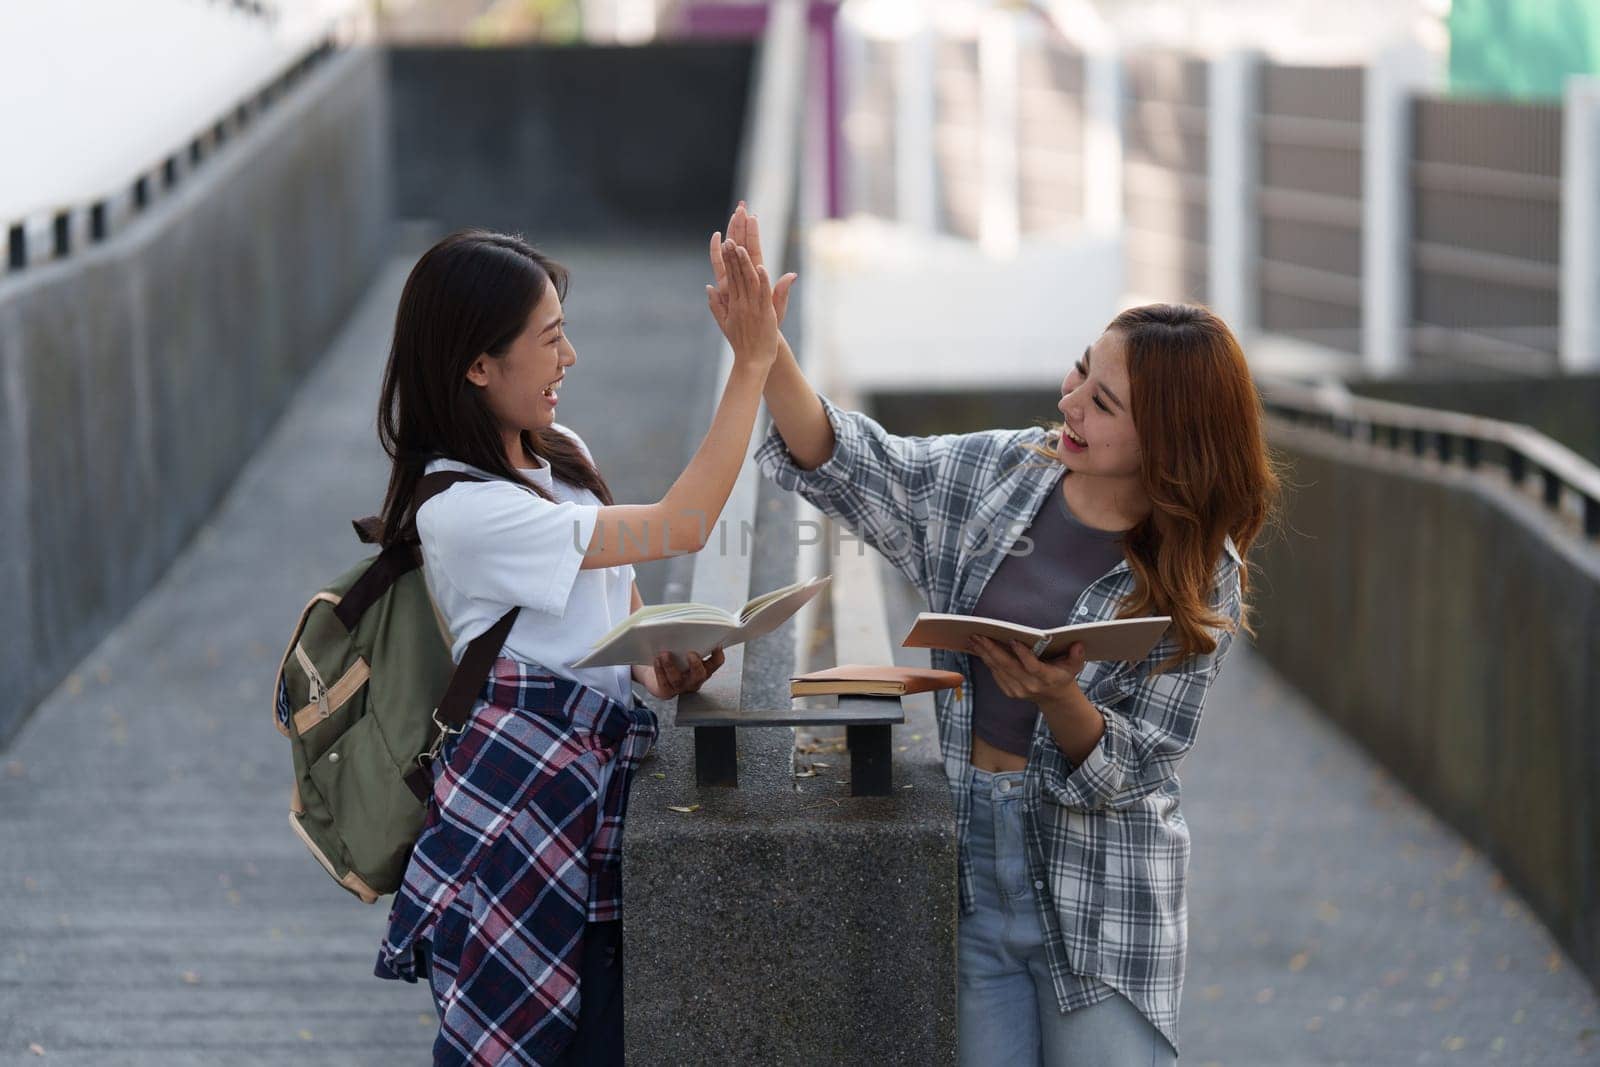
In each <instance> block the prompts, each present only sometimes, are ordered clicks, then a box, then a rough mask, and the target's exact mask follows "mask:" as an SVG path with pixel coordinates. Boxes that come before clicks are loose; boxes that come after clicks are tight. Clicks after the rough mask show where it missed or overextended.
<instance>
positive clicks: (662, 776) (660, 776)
mask: <svg viewBox="0 0 1600 1067" xmlns="http://www.w3.org/2000/svg"><path fill="white" fill-rule="evenodd" d="M650 777H652V778H665V777H666V775H664V774H662V773H661V772H660V771H656V772H655V773H654V774H652V775H651V776H650Z"/></svg>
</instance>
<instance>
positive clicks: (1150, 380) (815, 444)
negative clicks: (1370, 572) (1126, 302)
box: [713, 205, 1279, 1067]
mask: <svg viewBox="0 0 1600 1067" xmlns="http://www.w3.org/2000/svg"><path fill="white" fill-rule="evenodd" d="M729 231H730V236H731V237H732V238H733V240H734V241H735V242H737V243H739V244H741V245H743V246H745V247H748V248H750V249H751V252H752V258H753V259H755V260H756V261H759V252H760V242H759V232H758V230H757V227H756V223H755V220H754V218H753V216H749V215H748V214H747V213H746V212H745V211H744V209H743V205H741V209H740V210H739V211H738V212H736V213H735V215H734V218H733V220H732V221H731V222H730V224H729ZM719 263H720V257H718V256H715V255H714V256H713V266H714V268H715V267H716V266H717V265H718V264H719ZM779 314H780V317H781V314H782V308H781V306H780V308H779ZM764 396H765V399H766V403H767V407H768V409H769V410H770V412H771V414H772V428H771V431H770V432H769V434H768V435H767V438H766V440H765V441H764V442H763V444H762V445H761V447H760V449H759V451H758V452H757V461H758V463H759V464H760V466H761V469H762V471H763V472H764V473H765V474H766V475H767V476H768V477H770V478H772V479H774V480H775V481H776V482H777V484H778V485H779V486H781V487H782V488H785V489H788V490H791V491H794V492H797V493H799V494H800V495H801V496H802V497H804V498H805V499H806V500H808V501H809V502H810V503H811V504H813V505H814V506H816V507H817V508H818V509H820V510H821V511H823V512H824V513H825V514H827V515H829V516H831V517H832V518H834V519H835V520H837V521H839V522H841V523H843V524H845V525H846V526H848V527H849V528H850V529H851V530H852V531H853V532H854V533H855V534H857V535H858V536H860V537H862V538H863V539H864V540H866V541H867V542H868V543H869V544H871V545H873V546H874V547H875V548H877V549H879V551H881V552H882V553H883V554H884V555H885V556H886V557H887V558H888V559H889V560H890V562H891V563H893V564H894V565H895V567H896V568H897V569H899V570H900V572H901V573H902V574H904V575H905V576H906V577H907V578H908V579H910V580H911V581H912V582H913V583H915V584H916V586H917V588H918V589H919V590H921V592H922V593H923V595H924V596H925V597H926V598H927V600H928V607H929V610H931V611H936V612H947V613H954V614H971V615H987V616H992V617H998V618H1005V619H1009V620H1012V621H1015V622H1020V623H1023V624H1026V625H1031V626H1037V627H1051V626H1059V625H1063V624H1066V623H1081V622H1089V621H1095V620H1106V619H1114V618H1128V617H1134V616H1146V615H1169V616H1171V617H1172V623H1171V625H1170V626H1169V627H1168V629H1167V631H1166V633H1165V634H1164V635H1163V636H1162V638H1161V639H1160V641H1158V643H1157V644H1156V646H1155V648H1154V649H1152V650H1151V652H1150V654H1149V655H1148V656H1146V657H1145V658H1144V659H1143V660H1141V661H1139V662H1109V661H1095V662H1089V663H1085V662H1084V660H1083V658H1082V656H1083V649H1082V646H1081V645H1074V646H1073V648H1072V650H1071V654H1070V655H1069V656H1066V657H1062V658H1059V659H1056V660H1050V661H1044V660H1040V659H1038V658H1036V657H1035V656H1034V655H1033V653H1032V651H1031V650H1030V649H1029V648H1027V647H1026V646H1023V645H1021V644H1017V643H1013V644H1011V645H1009V646H1005V645H1001V644H998V643H995V642H992V641H988V640H982V639H980V640H978V641H975V642H974V644H973V645H972V646H971V648H970V649H969V651H968V652H966V653H958V652H950V651H944V650H937V649H936V650H934V651H933V653H932V659H933V665H934V666H935V667H941V668H945V669H949V670H955V671H959V672H961V674H962V675H963V676H964V678H965V679H966V682H967V684H966V685H964V686H963V687H962V688H961V689H960V690H959V691H958V690H945V691H942V692H940V693H938V694H937V697H936V703H935V706H936V710H937V715H938V721H939V732H940V743H941V748H942V751H943V755H944V765H945V773H946V778H947V780H948V782H949V785H950V788H951V792H952V796H953V798H954V802H955V812H956V824H957V831H958V835H959V842H960V864H959V881H960V899H961V922H960V984H959V998H958V1006H959V1011H958V1016H959V1020H958V1021H959V1030H960V1051H961V1062H962V1063H963V1064H966V1065H984V1064H996V1063H1005V1064H1047V1065H1052V1067H1054V1065H1063V1064H1085V1065H1094V1067H1117V1065H1120V1064H1138V1065H1139V1067H1147V1065H1149V1064H1154V1063H1173V1062H1176V1059H1177V1046H1178V1003H1179V998H1180V995H1181V991H1182V985H1183V974H1184V965H1185V958H1186V952H1187V946H1188V908H1187V893H1186V877H1187V871H1188V861H1189V831H1188V826H1187V824H1186V823H1185V821H1184V817H1183V814H1182V812H1181V811H1180V807H1179V780H1178V774H1177V770H1178V766H1179V764H1180V762H1181V761H1182V759H1183V757H1184V755H1185V754H1186V753H1187V752H1188V751H1189V749H1190V748H1191V746H1192V745H1193V744H1194V741H1195V738H1196V734H1197V731H1198V728H1199V725H1200V715H1201V710H1202V708H1203V707H1204V705H1205V700H1206V694H1207V692H1208V691H1209V689H1210V687H1211V684H1212V683H1213V682H1214V681H1215V679H1216V677H1217V672H1218V670H1219V669H1220V667H1221V665H1222V662H1223V659H1224V658H1225V657H1226V655H1227V652H1228V649H1229V647H1230V646H1231V644H1232V641H1233V638H1234V635H1235V634H1236V633H1237V632H1238V631H1239V630H1240V629H1243V630H1245V632H1247V633H1248V632H1251V631H1250V627H1249V624H1248V611H1247V605H1246V599H1245V594H1246V592H1247V590H1248V588H1249V577H1248V574H1247V569H1246V566H1245V563H1244V558H1245V555H1246V553H1248V551H1249V549H1250V546H1251V545H1252V544H1253V543H1254V541H1255V540H1256V537H1257V535H1258V534H1259V533H1260V532H1261V530H1262V528H1263V526H1264V525H1265V524H1266V522H1267V521H1268V519H1269V517H1270V514H1271V512H1272V511H1273V509H1274V507H1275V502H1276V498H1277V494H1278V488H1279V475H1278V473H1277V469H1276V468H1277V464H1276V462H1275V461H1274V459H1273V458H1272V456H1271V454H1270V453H1269V450H1268V448H1267V445H1266V442H1265V438H1264V436H1263V430H1262V410H1261V403H1260V400H1259V398H1258V396H1257V393H1256V390H1255V387H1254V384H1253V383H1252V381H1251V378H1250V372H1249V368H1248V366H1247V364H1246V362H1245V358H1244V355H1243V353H1242V352H1241V350H1240V347H1239V343H1238V341H1237V340H1236V339H1235V338H1234V336H1233V334H1232V332H1231V331H1230V330H1229V329H1228V327H1227V326H1226V325H1225V324H1224V323H1223V322H1222V321H1221V320H1220V319H1219V318H1217V316H1215V315H1214V314H1212V313H1211V312H1210V311H1208V310H1206V309H1204V308H1201V307H1196V306H1191V305H1184V304H1151V305H1147V306H1144V307H1136V308H1131V309H1129V310H1127V311H1124V312H1123V313H1122V314H1120V315H1118V316H1116V318H1114V319H1113V320H1112V321H1111V323H1110V324H1109V325H1108V326H1107V327H1106V329H1105V331H1104V332H1103V333H1102V334H1101V335H1100V336H1099V337H1098V338H1095V339H1094V340H1093V342H1092V343H1091V344H1090V345H1089V346H1088V348H1087V349H1085V350H1084V352H1083V354H1082V355H1081V356H1079V357H1076V358H1075V359H1074V360H1073V363H1072V366H1071V367H1070V368H1069V369H1068V371H1067V373H1066V374H1065V376H1064V378H1063V380H1062V383H1061V399H1060V401H1059V402H1058V404H1057V408H1058V410H1059V411H1060V413H1061V416H1062V422H1061V423H1059V424H1057V425H1055V426H1053V427H1049V428H1043V427H1033V428H1028V429H995V430H984V431H981V432H977V433H965V434H940V435H934V436H926V437H904V436H897V435H894V434H891V433H889V432H888V431H886V430H885V429H884V428H883V427H882V426H880V425H879V424H878V423H877V422H875V421H874V420H873V419H871V418H869V417H867V416H866V415H864V414H861V413H860V412H850V411H843V410H840V409H839V408H838V407H836V406H835V405H834V404H833V403H831V402H830V401H828V400H827V399H826V398H824V397H822V396H819V395H818V394H817V392H816V391H815V390H814V389H813V388H812V387H811V385H810V383H808V382H807V381H806V379H805V377H804V375H803V374H802V373H801V371H800V368H799V366H798V365H797V363H796V362H795V360H794V357H793V354H792V353H791V352H790V351H789V349H788V346H787V345H786V344H780V347H779V354H778V362H777V364H776V365H775V366H774V368H773V370H772V372H771V374H770V375H769V377H768V378H767V383H766V387H765V393H764ZM958 693H959V695H958Z"/></svg>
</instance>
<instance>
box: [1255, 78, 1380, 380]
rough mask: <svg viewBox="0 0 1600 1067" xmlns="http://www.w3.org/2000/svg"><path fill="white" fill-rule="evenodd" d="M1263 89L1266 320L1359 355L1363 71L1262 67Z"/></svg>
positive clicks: (1275, 328) (1260, 199)
mask: <svg viewBox="0 0 1600 1067" xmlns="http://www.w3.org/2000/svg"><path fill="white" fill-rule="evenodd" d="M1260 92H1261V96H1260V111H1259V115H1258V118H1257V130H1258V136H1259V145H1260V172H1259V174H1258V182H1259V184H1258V187H1257V195H1256V201H1257V208H1258V210H1259V212H1260V222H1261V230H1260V259H1259V260H1258V277H1257V285H1258V290H1259V294H1260V312H1261V326H1262V328H1263V329H1265V330H1269V331H1272V332H1275V333H1283V334H1290V335H1293V336H1296V337H1300V338H1303V339H1305V340H1308V341H1314V342H1316V343H1318V344H1324V345H1328V346H1329V347H1332V348H1338V349H1342V350H1344V351H1347V352H1358V351H1360V348H1361V219H1362V215H1361V180H1362V175H1361V169H1362V125H1361V118H1362V106H1363V99H1362V98H1363V76H1362V70H1361V68H1359V67H1287V66H1279V65H1277V64H1273V63H1266V64H1263V66H1262V71H1261V81H1260Z"/></svg>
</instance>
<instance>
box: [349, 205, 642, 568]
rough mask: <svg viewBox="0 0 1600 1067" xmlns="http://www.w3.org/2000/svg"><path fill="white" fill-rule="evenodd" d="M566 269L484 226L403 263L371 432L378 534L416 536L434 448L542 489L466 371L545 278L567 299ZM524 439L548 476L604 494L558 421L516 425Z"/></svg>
mask: <svg viewBox="0 0 1600 1067" xmlns="http://www.w3.org/2000/svg"><path fill="white" fill-rule="evenodd" d="M567 279H568V274H567V270H566V268H565V267H563V266H562V265H561V264H559V263H557V262H556V261H555V260H553V259H551V258H550V257H548V256H546V255H544V254H543V253H541V252H539V251H537V250H536V249H534V248H533V247H532V246H531V245H529V244H528V243H527V242H526V241H524V240H523V239H522V238H521V237H518V236H515V235H513V234H505V233H494V232H492V231H488V230H461V231H458V232H456V233H453V234H451V235H450V236H448V237H446V238H444V239H443V240H441V241H440V242H439V243H438V244H436V245H434V246H433V247H432V248H430V249H428V251H426V252H425V253H423V255H422V258H421V259H419V260H417V264H416V266H414V267H412V268H411V274H410V276H409V277H407V278H406V284H405V288H404V289H403V290H402V291H401V293H400V306H399V308H398V309H397V311H396V312H395V319H394V342H393V344H392V345H391V347H390V349H389V364H388V366H387V367H385V368H384V372H383V387H382V390H381V392H380V396H379V400H378V440H379V442H380V443H381V444H382V445H383V450H384V452H385V453H387V454H388V456H389V459H390V461H391V463H390V470H389V488H388V491H387V492H386V493H385V494H384V502H383V512H382V520H383V535H382V541H383V543H384V544H392V543H394V542H395V541H396V540H404V541H414V540H415V539H416V515H415V509H414V508H413V507H412V506H411V502H412V498H413V496H414V495H415V493H416V488H417V482H418V481H419V480H420V479H421V478H422V473H423V470H424V468H425V467H426V466H427V464H428V461H429V460H431V459H434V458H437V457H446V458H449V459H455V460H460V461H461V462H463V463H468V464H471V465H472V466H474V467H477V468H479V469H480V470H485V471H488V472H489V473H491V474H495V475H497V476H499V477H501V478H504V479H505V480H507V481H510V482H515V483H517V484H518V485H521V486H524V487H526V488H528V489H531V490H532V491H533V492H535V493H537V494H539V495H540V496H542V497H544V498H545V499H547V500H548V499H550V494H549V493H547V492H546V491H545V490H544V489H543V488H542V487H541V486H539V485H536V484H534V483H533V482H531V481H529V480H528V479H527V478H525V477H523V476H522V475H521V474H519V473H518V472H517V471H516V470H515V469H514V468H513V467H512V466H511V465H510V464H509V463H508V462H507V461H506V453H505V447H504V445H503V444H502V443H501V437H500V431H499V429H498V428H497V425H496V423H495V418H494V415H493V414H492V413H491V412H490V411H489V405H488V403H487V402H485V400H484V398H483V394H482V391H481V390H480V389H479V388H478V387H477V386H475V385H473V384H472V383H470V382H468V381H467V377H466V375H467V368H468V367H469V366H470V365H471V364H472V361H473V360H475V359H477V358H478V356H479V355H481V354H484V353H487V354H488V355H490V356H494V357H499V356H503V355H505V353H506V350H507V349H509V348H510V347H511V342H513V341H515V340H516V339H517V336H518V335H519V334H521V333H522V331H523V329H524V328H525V327H526V326H527V324H528V316H529V315H531V314H533V309H534V307H536V306H537V305H538V303H539V301H540V300H541V299H543V297H544V294H545V293H546V292H547V291H548V290H549V288H550V287H551V286H554V287H555V290H556V295H557V296H559V297H561V298H562V299H563V300H564V299H566V295H567ZM522 449H523V451H524V452H525V453H527V455H528V457H529V458H530V459H531V458H533V457H535V456H537V457H541V458H543V459H546V460H548V461H549V462H550V473H551V475H552V476H553V477H555V478H559V479H561V480H562V481H564V482H567V483H568V484H571V485H577V486H581V487H583V488H585V489H588V490H589V491H591V492H592V493H594V495H595V496H597V497H599V499H600V501H601V502H602V503H604V504H610V503H611V502H612V499H611V490H610V489H609V488H608V487H607V485H606V482H605V479H604V478H602V477H601V476H600V471H599V470H598V469H596V467H595V466H594V464H593V463H591V462H590V461H589V459H588V457H586V456H585V455H584V454H583V451H582V449H580V448H579V447H578V444H577V442H576V441H574V440H573V439H572V438H571V437H568V436H567V435H566V434H565V433H562V432H561V431H560V430H558V429H555V428H554V427H549V428H546V429H541V430H533V431H527V430H524V431H523V433H522Z"/></svg>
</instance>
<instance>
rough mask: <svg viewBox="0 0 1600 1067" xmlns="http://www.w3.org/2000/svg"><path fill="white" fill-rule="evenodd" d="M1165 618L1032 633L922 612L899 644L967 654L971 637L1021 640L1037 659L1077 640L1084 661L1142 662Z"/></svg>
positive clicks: (1002, 623)
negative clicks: (1082, 652) (1081, 646)
mask: <svg viewBox="0 0 1600 1067" xmlns="http://www.w3.org/2000/svg"><path fill="white" fill-rule="evenodd" d="M1171 622H1172V616H1170V615H1151V616H1148V617H1145V618H1139V619H1112V620H1109V621H1105V622H1082V623H1078V624H1077V625H1076V626H1057V627H1055V628H1054V629H1050V630H1036V629H1034V628H1033V627H1031V626H1019V625H1018V624H1016V623H1014V622H1006V621H1005V620H1003V619H986V618H983V617H981V616H977V615H941V614H938V613H937V612H931V611H925V612H923V613H922V614H920V615H918V616H917V621H916V622H915V623H914V624H913V625H912V627H911V632H910V633H908V634H906V639H905V640H904V641H902V642H901V644H902V645H904V646H905V647H907V648H947V649H950V650H952V651H955V652H965V651H967V638H969V637H972V636H973V635H974V634H981V635H982V636H984V637H991V638H993V639H994V640H996V641H1001V642H1005V641H1021V642H1022V643H1023V644H1025V645H1027V646H1028V647H1029V648H1031V649H1033V654H1034V655H1035V656H1038V657H1039V658H1040V659H1052V658H1054V657H1056V656H1065V655H1066V654H1067V649H1069V648H1071V647H1072V645H1073V644H1074V643H1075V642H1077V641H1082V642H1083V644H1084V659H1085V660H1096V659H1105V660H1142V659H1144V658H1145V657H1146V656H1147V655H1149V654H1150V650H1151V649H1152V648H1154V647H1155V644H1156V642H1157V641H1159V640H1160V639H1161V635H1162V634H1163V633H1164V632H1165V631H1166V629H1167V626H1168V625H1169V624H1170V623H1171Z"/></svg>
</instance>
